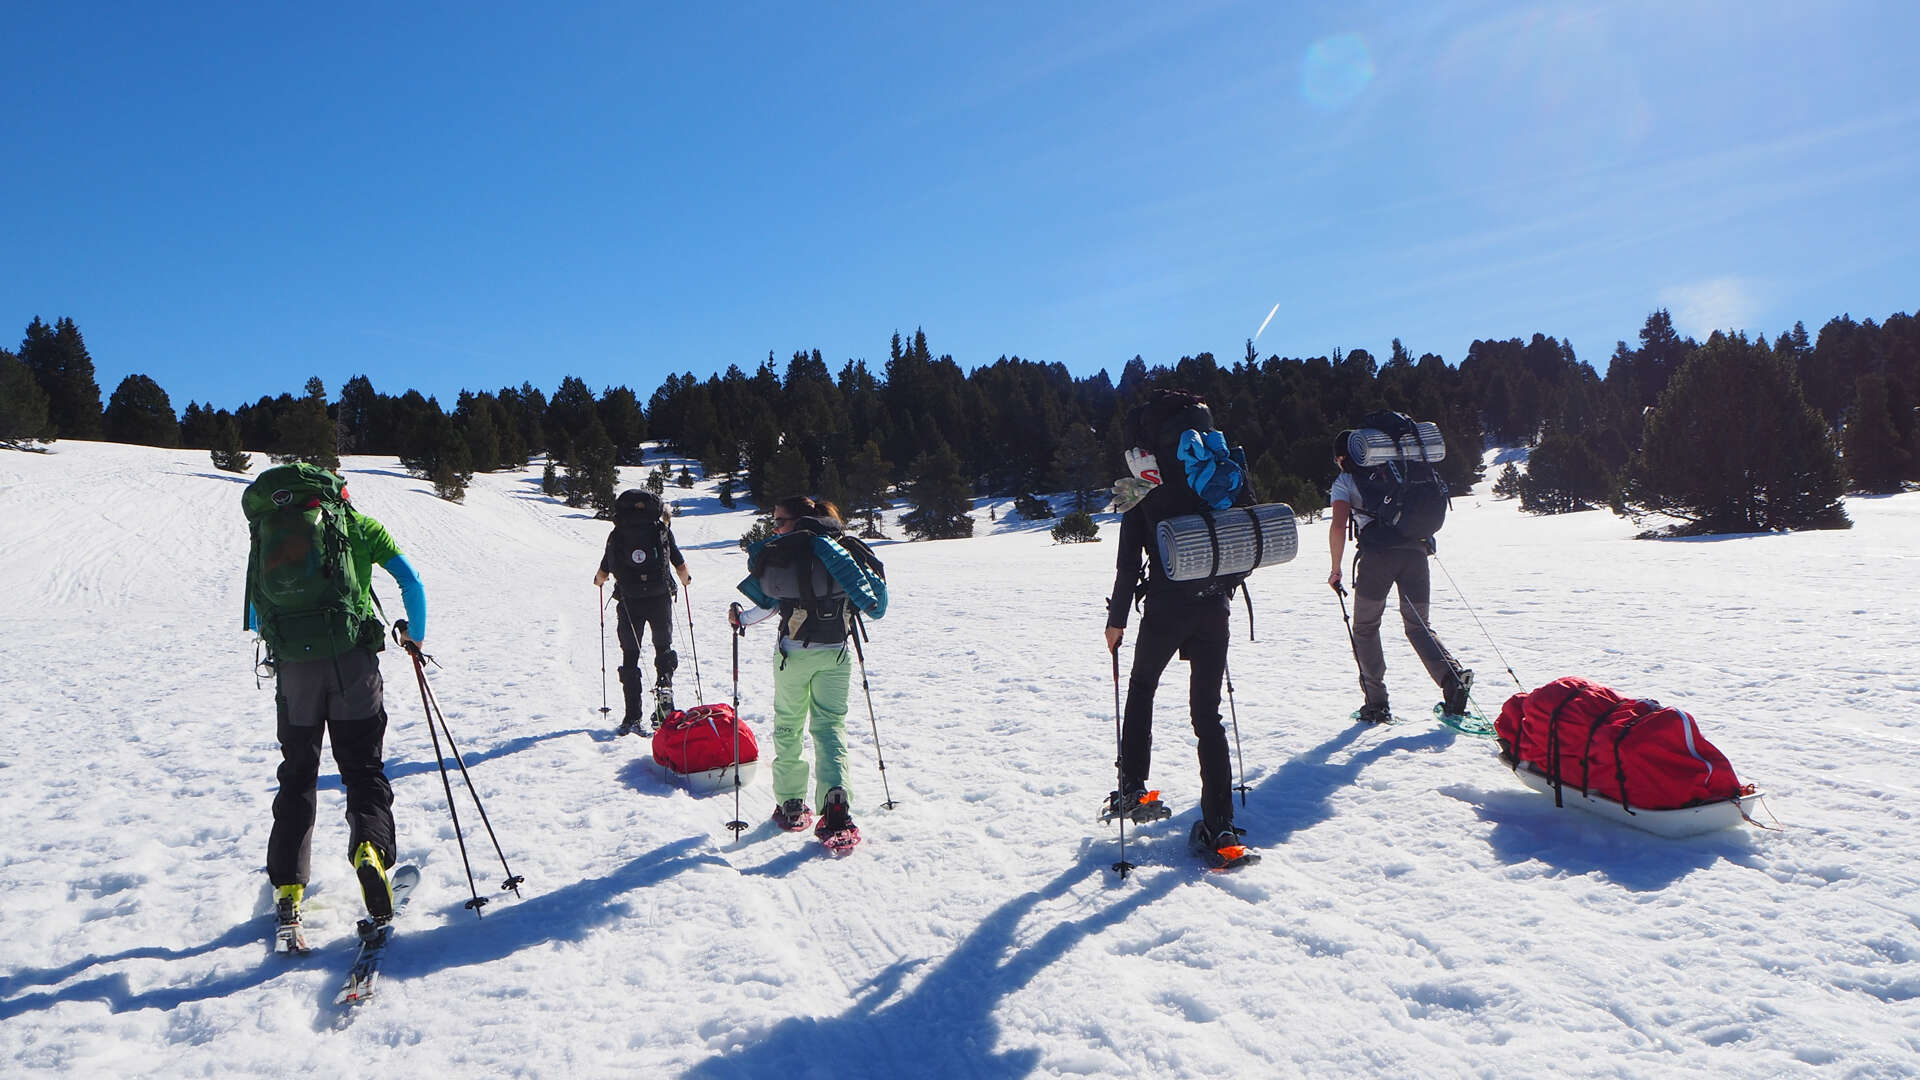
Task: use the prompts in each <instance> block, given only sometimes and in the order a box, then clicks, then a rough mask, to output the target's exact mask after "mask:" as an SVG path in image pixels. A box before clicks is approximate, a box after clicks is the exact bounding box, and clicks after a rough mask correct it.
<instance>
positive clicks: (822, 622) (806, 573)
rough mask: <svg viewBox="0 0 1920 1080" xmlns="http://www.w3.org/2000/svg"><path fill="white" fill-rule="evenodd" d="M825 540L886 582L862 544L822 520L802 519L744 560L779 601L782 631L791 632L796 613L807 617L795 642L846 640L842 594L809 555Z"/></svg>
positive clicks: (875, 559) (844, 595)
mask: <svg viewBox="0 0 1920 1080" xmlns="http://www.w3.org/2000/svg"><path fill="white" fill-rule="evenodd" d="M816 536H824V537H826V538H827V539H829V540H831V541H832V542H833V543H834V544H836V545H838V546H839V548H840V550H842V551H844V552H846V553H847V556H848V557H849V558H851V559H852V560H853V561H854V564H855V565H857V566H859V567H860V569H862V570H864V571H866V572H867V573H869V574H871V575H873V576H874V577H876V578H879V579H880V580H881V581H885V580H887V568H886V566H885V564H883V563H882V562H881V561H880V558H879V556H877V555H875V554H874V553H873V549H872V548H871V547H868V546H867V544H866V541H864V540H861V539H860V538H859V537H857V536H854V535H852V534H851V533H848V532H846V531H845V530H844V529H842V528H841V527H840V525H839V523H837V522H835V521H832V520H831V519H827V518H817V517H803V518H801V519H799V520H798V521H796V522H794V525H793V528H792V529H791V530H789V531H788V532H786V533H784V534H781V535H779V536H775V537H774V538H773V539H771V540H769V541H767V542H766V543H765V544H763V545H761V547H760V549H759V550H758V551H756V552H755V553H754V554H753V556H752V557H751V558H749V559H748V560H747V572H748V573H750V574H752V575H754V576H755V577H756V578H759V579H760V587H761V589H762V590H763V591H765V592H766V594H767V595H768V596H770V597H772V598H773V599H776V600H778V601H780V609H781V610H780V614H781V630H782V632H783V633H788V632H790V626H791V623H790V620H791V618H792V612H793V611H794V610H795V609H803V610H805V611H806V612H807V620H806V621H805V622H804V623H802V624H801V628H800V630H799V632H798V633H797V634H794V636H795V637H796V638H797V639H798V640H802V641H811V642H820V643H832V642H837V641H844V640H846V637H847V634H848V632H849V630H850V627H849V625H848V620H847V590H846V589H845V588H844V587H842V586H841V584H840V583H839V582H838V581H836V580H834V577H833V575H832V574H829V573H828V572H827V568H826V565H825V564H823V563H822V562H821V561H820V559H819V557H818V556H817V555H815V554H814V551H813V539H814V537H816Z"/></svg>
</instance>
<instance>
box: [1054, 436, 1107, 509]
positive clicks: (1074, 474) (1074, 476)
mask: <svg viewBox="0 0 1920 1080" xmlns="http://www.w3.org/2000/svg"><path fill="white" fill-rule="evenodd" d="M1100 465H1101V454H1100V440H1099V439H1097V438H1095V437H1094V434H1093V428H1092V427H1091V426H1089V425H1087V424H1072V425H1069V426H1068V428H1067V432H1066V434H1065V436H1064V437H1062V438H1061V440H1060V448H1059V450H1057V451H1056V452H1055V453H1054V456H1053V475H1054V476H1055V477H1056V478H1057V479H1058V482H1059V485H1060V489H1061V490H1064V491H1066V492H1067V493H1068V494H1069V495H1071V496H1072V497H1073V508H1074V509H1075V510H1078V511H1080V512H1082V513H1085V512H1087V511H1090V510H1093V509H1094V508H1095V507H1096V506H1097V505H1098V504H1099V501H1100V499H1099V493H1100V492H1101V490H1102V485H1101V481H1102V480H1103V477H1102V475H1101V469H1100Z"/></svg>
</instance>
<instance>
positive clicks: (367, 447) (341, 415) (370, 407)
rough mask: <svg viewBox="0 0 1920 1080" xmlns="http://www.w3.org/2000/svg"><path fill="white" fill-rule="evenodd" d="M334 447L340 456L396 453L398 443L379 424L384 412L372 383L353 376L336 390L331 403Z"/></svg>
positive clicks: (381, 423) (383, 403)
mask: <svg viewBox="0 0 1920 1080" xmlns="http://www.w3.org/2000/svg"><path fill="white" fill-rule="evenodd" d="M335 404H336V408H335V410H334V412H335V417H334V425H335V427H336V429H337V433H338V438H337V439H336V446H337V447H338V449H339V452H340V453H342V454H397V453H398V452H399V444H398V443H397V442H396V441H395V439H394V437H393V432H392V431H391V430H389V429H388V428H387V425H386V424H384V423H383V421H384V420H385V415H384V414H385V413H386V412H387V409H386V407H385V402H384V401H383V399H382V398H381V397H380V395H379V394H377V393H375V392H374V389H373V382H372V380H370V379H368V378H367V377H366V376H365V375H355V376H354V377H353V378H351V379H348V380H347V382H346V385H344V386H342V387H341V388H340V399H339V401H338V402H336V403H335Z"/></svg>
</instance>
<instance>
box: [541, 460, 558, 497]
mask: <svg viewBox="0 0 1920 1080" xmlns="http://www.w3.org/2000/svg"><path fill="white" fill-rule="evenodd" d="M540 493H541V494H542V495H549V496H552V495H558V494H560V477H559V474H558V473H556V472H555V471H554V468H553V459H552V458H548V459H547V467H546V468H544V469H542V470H541V471H540Z"/></svg>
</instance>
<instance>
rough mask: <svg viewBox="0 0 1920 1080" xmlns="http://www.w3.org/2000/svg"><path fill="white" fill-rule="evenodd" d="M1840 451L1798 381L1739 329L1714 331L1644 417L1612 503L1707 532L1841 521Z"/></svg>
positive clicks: (1765, 529)
mask: <svg viewBox="0 0 1920 1080" xmlns="http://www.w3.org/2000/svg"><path fill="white" fill-rule="evenodd" d="M1841 488H1842V482H1841V475H1840V460H1839V456H1838V455H1837V454H1836V453H1835V448H1834V445H1833V438H1832V433H1831V432H1830V431H1829V430H1828V428H1827V425H1826V422H1825V421H1824V420H1822V419H1821V418H1820V414H1819V413H1818V412H1816V411H1815V410H1814V409H1813V408H1812V406H1810V405H1808V404H1807V401H1806V399H1805V398H1804V397H1802V396H1801V395H1800V386H1799V381H1798V380H1797V379H1796V378H1795V377H1794V374H1793V372H1791V371H1790V370H1788V369H1787V368H1786V366H1785V365H1784V364H1782V363H1780V362H1779V361H1778V360H1777V359H1776V358H1775V357H1774V356H1773V355H1772V353H1771V352H1770V351H1767V350H1765V349H1764V347H1760V348H1756V347H1755V346H1754V345H1752V344H1751V343H1749V342H1748V341H1747V339H1746V336H1745V335H1744V334H1742V335H1736V336H1734V337H1727V336H1726V335H1724V334H1720V333H1715V334H1714V335H1713V337H1711V338H1709V339H1708V341H1707V344H1706V345H1704V346H1702V347H1701V348H1700V349H1699V350H1698V351H1697V352H1695V353H1693V355H1692V356H1691V357H1690V358H1688V359H1687V361H1686V362H1685V363H1683V364H1682V365H1681V366H1680V369H1679V371H1677V372H1676V373H1675V374H1674V376H1673V378H1672V380H1671V381H1670V382H1669V383H1668V384H1667V388H1666V390H1665V391H1664V392H1663V393H1662V394H1661V395H1660V402H1659V404H1658V405H1656V406H1655V407H1654V409H1653V411H1652V412H1651V413H1650V414H1649V415H1648V417H1647V427H1646V437H1645V439H1644V442H1643V447H1642V450H1641V452H1640V454H1639V455H1638V456H1637V457H1636V458H1635V459H1634V463H1633V464H1632V465H1631V466H1630V467H1629V474H1628V486H1627V490H1626V491H1625V492H1624V493H1623V495H1622V496H1621V498H1620V500H1619V502H1618V505H1617V509H1620V510H1622V511H1623V512H1627V513H1637V512H1656V513H1665V514H1671V515H1673V516H1675V517H1678V518H1681V519H1683V520H1685V521H1687V522H1689V523H1690V525H1691V529H1692V531H1697V532H1707V533H1725V532H1770V531H1775V530H1781V529H1804V528H1847V527H1849V526H1850V524H1851V523H1850V522H1849V521H1848V520H1847V516H1846V510H1845V508H1844V507H1843V506H1842V505H1841V503H1840V493H1841Z"/></svg>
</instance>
